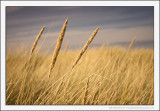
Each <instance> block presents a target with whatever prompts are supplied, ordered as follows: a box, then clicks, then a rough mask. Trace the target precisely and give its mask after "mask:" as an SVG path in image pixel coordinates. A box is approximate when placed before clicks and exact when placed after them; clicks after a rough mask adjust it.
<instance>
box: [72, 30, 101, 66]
mask: <svg viewBox="0 0 160 111" xmlns="http://www.w3.org/2000/svg"><path fill="white" fill-rule="evenodd" d="M98 30H99V27H98V28H96V30H95V31H94V32H93V34H92V35H91V36H90V38H89V39H88V41H87V42H86V44H85V45H84V47H83V48H82V50H81V52H80V54H79V55H78V57H77V59H76V60H75V62H74V63H73V66H72V69H73V68H74V67H75V65H76V64H77V63H78V61H79V60H80V58H81V57H82V55H83V54H84V52H85V51H86V50H87V48H88V46H89V44H90V43H91V42H92V40H93V39H94V37H95V35H96V34H97V32H98Z"/></svg>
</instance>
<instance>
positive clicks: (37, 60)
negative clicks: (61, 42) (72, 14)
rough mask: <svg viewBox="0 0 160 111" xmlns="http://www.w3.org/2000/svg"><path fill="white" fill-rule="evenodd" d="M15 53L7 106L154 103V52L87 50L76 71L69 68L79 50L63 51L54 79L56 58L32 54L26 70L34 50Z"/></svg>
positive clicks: (9, 58)
mask: <svg viewBox="0 0 160 111" xmlns="http://www.w3.org/2000/svg"><path fill="white" fill-rule="evenodd" d="M14 49H16V48H14ZM16 50H17V51H12V50H9V49H8V50H7V55H6V104H7V105H15V104H20V105H35V104H36V105H46V104H47V105H55V104H56V105H63V104H67V105H73V104H76V105H81V104H85V105H103V104H105V105H122V104H125V105H132V104H136V105H140V104H143V105H148V104H149V105H152V104H154V52H153V50H151V49H134V50H131V49H130V51H128V50H126V49H124V48H121V47H113V48H111V47H101V48H97V49H94V48H92V49H88V50H87V51H86V52H85V53H84V55H83V56H82V57H81V59H80V60H79V62H78V63H77V65H76V67H74V69H73V71H72V72H70V71H69V70H70V69H71V68H72V66H73V63H74V61H75V60H76V58H77V55H78V54H79V52H80V50H67V51H65V50H61V51H60V52H59V56H58V58H57V61H56V65H55V66H54V70H53V71H52V74H53V75H54V77H52V76H51V77H50V78H48V70H49V69H50V64H51V60H52V54H47V53H39V54H38V55H34V53H33V55H32V56H33V58H31V60H30V64H29V66H28V67H27V68H24V67H23V66H24V63H26V61H27V59H28V57H29V51H27V50H26V49H23V48H22V49H16ZM126 52H127V53H126ZM64 75H71V76H64ZM68 80H70V83H69V84H67V86H66V83H67V81H68ZM66 88H67V90H66ZM64 95H65V96H64Z"/></svg>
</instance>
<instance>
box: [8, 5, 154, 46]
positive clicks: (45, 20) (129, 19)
mask: <svg viewBox="0 0 160 111" xmlns="http://www.w3.org/2000/svg"><path fill="white" fill-rule="evenodd" d="M67 17H68V20H69V21H68V25H67V30H66V33H65V37H64V41H63V45H65V44H66V43H67V42H69V47H70V48H81V47H82V46H83V45H84V43H85V42H86V41H87V39H88V38H89V37H90V35H91V34H92V32H93V31H94V30H95V29H96V28H97V27H98V26H99V27H100V29H99V32H98V34H97V35H96V37H95V39H94V40H93V42H92V44H91V45H92V46H101V45H102V44H110V45H112V46H114V45H123V44H125V43H129V42H130V41H131V40H132V38H133V37H136V43H135V45H136V46H137V47H139V48H141V47H144V48H153V41H154V35H153V34H154V33H153V32H154V29H153V28H154V8H153V7H149V6H148V7H147V6H145V7H142V6H130V7H128V6H124V7H123V6H121V7H117V6H103V7H102V6H94V7H91V6H90V7H89V6H85V7H77V6H75V7H68V6H65V7H60V6H53V7H48V6H41V7H39V6H36V7H7V8H6V26H7V46H8V45H12V44H29V45H30V44H33V42H34V40H35V39H36V36H37V35H38V33H39V31H40V30H41V28H42V27H43V26H44V25H45V26H46V29H45V31H44V33H43V36H42V38H41V40H42V39H43V38H44V37H45V36H46V34H47V33H48V36H47V39H46V41H45V44H44V45H45V46H44V47H45V48H47V47H50V45H51V44H52V43H53V42H55V41H56V40H57V38H58V35H59V32H60V30H61V27H62V25H63V24H64V22H65V20H66V18H67ZM48 31H49V32H48Z"/></svg>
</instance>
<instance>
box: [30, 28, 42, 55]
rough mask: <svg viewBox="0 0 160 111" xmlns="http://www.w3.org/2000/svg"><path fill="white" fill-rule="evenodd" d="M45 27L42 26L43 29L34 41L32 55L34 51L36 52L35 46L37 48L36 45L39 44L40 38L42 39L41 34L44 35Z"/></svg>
mask: <svg viewBox="0 0 160 111" xmlns="http://www.w3.org/2000/svg"><path fill="white" fill-rule="evenodd" d="M44 29H45V26H43V27H42V29H41V31H40V32H39V34H38V36H37V38H36V40H35V41H34V43H33V46H32V49H31V52H30V55H32V54H33V52H34V50H35V48H36V45H37V43H38V40H39V39H40V37H41V35H42V33H43V31H44Z"/></svg>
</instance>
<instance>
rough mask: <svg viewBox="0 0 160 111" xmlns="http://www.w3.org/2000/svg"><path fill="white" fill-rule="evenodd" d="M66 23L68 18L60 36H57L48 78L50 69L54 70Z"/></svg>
mask: <svg viewBox="0 0 160 111" xmlns="http://www.w3.org/2000/svg"><path fill="white" fill-rule="evenodd" d="M67 23H68V18H67V19H66V21H65V23H64V25H63V27H62V29H61V32H60V35H59V37H58V40H57V43H56V48H55V50H54V52H53V57H52V63H51V67H50V70H49V77H50V75H51V72H52V69H53V68H54V65H55V63H56V59H57V56H58V54H59V50H60V48H61V45H62V41H63V37H64V34H65V31H66V27H67Z"/></svg>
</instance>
